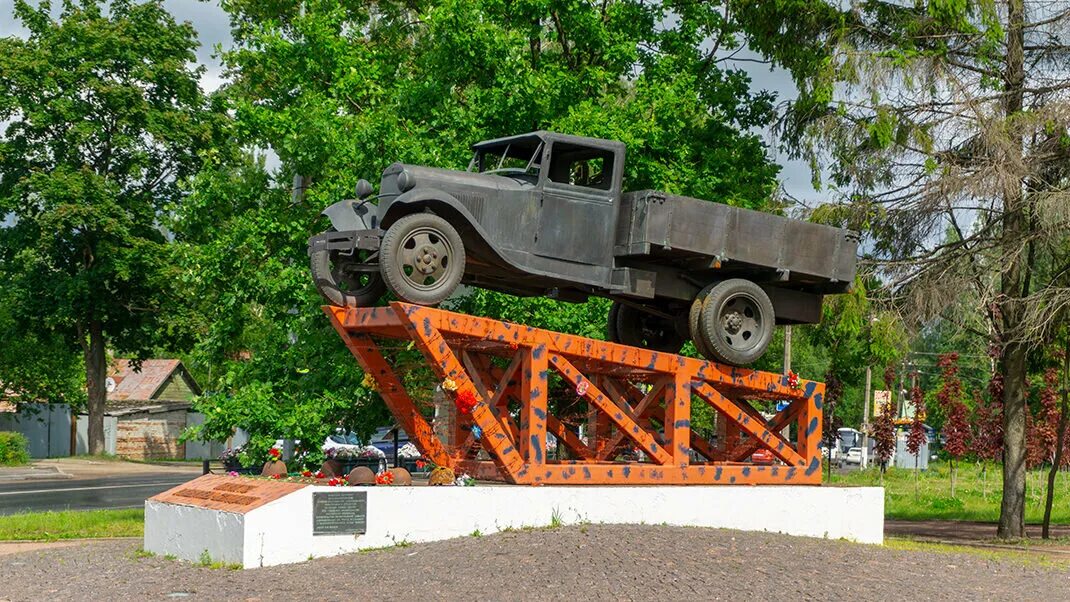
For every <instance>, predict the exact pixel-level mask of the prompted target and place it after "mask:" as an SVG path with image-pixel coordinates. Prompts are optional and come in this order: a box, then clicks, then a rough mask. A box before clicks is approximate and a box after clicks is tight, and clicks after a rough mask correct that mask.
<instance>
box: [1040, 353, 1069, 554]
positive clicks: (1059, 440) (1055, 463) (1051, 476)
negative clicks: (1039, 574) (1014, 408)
mask: <svg viewBox="0 0 1070 602" xmlns="http://www.w3.org/2000/svg"><path fill="white" fill-rule="evenodd" d="M1067 410H1070V337H1068V338H1067V340H1066V350H1065V353H1064V354H1063V403H1062V407H1061V408H1059V435H1058V437H1056V439H1055V458H1054V459H1053V460H1052V462H1051V470H1049V471H1048V493H1047V497H1046V498H1045V500H1044V526H1043V527H1042V529H1041V534H1040V536H1041V537H1043V538H1044V539H1048V538H1049V537H1050V536H1051V533H1050V531H1051V505H1052V503H1053V502H1054V501H1055V477H1056V476H1058V474H1059V465H1061V464H1062V463H1063V445H1065V444H1066V420H1067V417H1066V414H1067Z"/></svg>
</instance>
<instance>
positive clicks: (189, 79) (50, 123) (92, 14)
mask: <svg viewBox="0 0 1070 602" xmlns="http://www.w3.org/2000/svg"><path fill="white" fill-rule="evenodd" d="M15 15H16V17H17V18H18V19H19V21H20V22H21V23H22V24H23V26H25V27H26V29H28V30H29V34H28V36H27V37H26V38H25V39H18V38H4V39H0V89H2V90H4V93H3V95H0V122H4V121H6V122H7V125H6V129H5V132H4V134H3V136H2V137H0V214H2V215H5V216H7V217H8V218H9V219H10V223H9V224H8V225H6V226H4V227H2V228H0V270H2V275H3V278H4V280H5V286H6V287H8V293H7V294H8V295H9V296H8V301H9V303H10V305H9V310H10V311H11V315H12V317H13V318H14V319H15V320H16V321H17V323H19V324H21V325H23V326H24V327H25V328H27V329H32V330H33V331H35V332H39V333H43V332H51V333H55V334H56V335H57V336H60V337H62V340H63V341H64V342H65V343H66V344H67V345H68V346H69V348H73V349H79V350H81V351H82V353H83V354H84V360H85V368H86V384H87V388H88V391H87V392H88V404H89V414H90V423H89V442H90V451H91V452H93V453H98V452H101V451H103V427H102V416H103V405H104V397H105V391H104V376H105V369H106V365H105V361H106V360H105V356H106V355H105V354H106V349H108V348H111V349H114V350H121V351H123V352H125V353H130V354H132V355H133V356H134V357H145V355H146V354H147V353H149V351H150V350H152V349H153V348H154V346H156V345H158V344H161V342H163V341H166V340H167V339H168V338H169V336H172V335H174V334H175V332H176V331H175V328H177V326H176V325H175V324H174V323H173V322H170V321H169V320H168V317H167V315H166V314H165V313H164V311H163V310H164V308H165V307H166V306H167V303H168V300H169V299H170V298H171V297H170V296H171V294H172V293H173V292H174V290H175V289H174V286H173V285H174V283H175V281H176V280H177V278H178V273H177V272H176V271H175V269H174V267H173V264H172V263H170V262H169V261H168V260H167V256H168V251H167V249H166V248H165V243H166V242H167V235H166V233H165V232H164V230H163V229H162V228H161V226H160V223H161V218H162V217H163V216H164V215H165V214H166V212H167V211H168V209H169V207H171V206H173V205H174V204H175V203H177V202H178V201H179V200H180V198H181V196H182V192H181V189H180V185H181V183H182V182H183V181H184V180H185V179H186V178H188V177H189V176H190V175H192V174H193V173H195V172H196V170H197V169H198V168H199V167H200V165H201V162H202V157H201V156H200V153H201V152H202V151H205V150H207V149H210V148H212V146H213V145H214V144H217V143H218V140H217V134H218V132H219V129H220V128H219V127H218V126H219V124H220V122H221V120H222V119H224V115H223V114H222V113H221V112H219V110H218V109H217V108H215V107H213V106H212V105H211V103H210V102H209V100H208V99H207V98H206V97H205V95H204V94H203V93H202V92H201V90H200V88H199V85H198V78H199V76H200V73H201V68H200V67H196V66H195V56H194V49H196V48H197V37H196V34H195V32H194V30H193V27H192V26H191V25H189V24H188V23H185V24H183V23H176V22H175V20H174V19H173V18H172V17H171V15H169V14H168V13H167V11H166V10H164V8H163V6H162V4H161V2H159V1H145V2H133V1H131V0H112V1H111V2H109V3H108V4H107V9H106V10H105V8H104V3H103V2H100V1H97V0H83V1H82V2H78V3H75V2H64V3H63V6H62V10H61V11H60V12H59V16H58V18H56V19H53V17H52V16H51V6H50V4H49V3H48V2H41V3H40V4H39V5H37V6H32V5H31V4H30V3H29V2H26V1H25V0H16V2H15Z"/></svg>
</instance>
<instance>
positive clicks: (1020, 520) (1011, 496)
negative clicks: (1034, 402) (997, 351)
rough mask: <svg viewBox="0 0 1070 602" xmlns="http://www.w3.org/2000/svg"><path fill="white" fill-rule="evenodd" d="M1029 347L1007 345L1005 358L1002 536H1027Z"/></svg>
mask: <svg viewBox="0 0 1070 602" xmlns="http://www.w3.org/2000/svg"><path fill="white" fill-rule="evenodd" d="M1026 353H1027V352H1026V349H1025V347H1024V346H1022V345H1020V344H1017V343H1015V344H1011V345H1008V346H1007V349H1006V351H1005V352H1004V355H1003V359H1002V360H1001V362H1002V364H1003V368H1002V371H1003V375H1004V379H1005V381H1004V383H1005V384H1004V388H1003V499H1002V502H1001V503H1000V509H999V529H998V530H997V536H998V537H999V538H1000V539H1022V538H1024V537H1025V476H1026V470H1025V413H1026V411H1028V410H1027V409H1026V405H1025V395H1024V391H1023V387H1024V384H1025V376H1026V374H1025V371H1026Z"/></svg>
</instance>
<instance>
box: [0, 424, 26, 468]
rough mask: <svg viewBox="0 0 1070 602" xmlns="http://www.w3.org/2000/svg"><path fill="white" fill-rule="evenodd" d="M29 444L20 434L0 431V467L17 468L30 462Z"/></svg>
mask: <svg viewBox="0 0 1070 602" xmlns="http://www.w3.org/2000/svg"><path fill="white" fill-rule="evenodd" d="M29 446H30V442H29V441H27V440H26V437H25V436H24V435H23V434H22V433H12V432H8V431H0V466H19V465H21V464H26V463H27V462H29V461H30V451H29Z"/></svg>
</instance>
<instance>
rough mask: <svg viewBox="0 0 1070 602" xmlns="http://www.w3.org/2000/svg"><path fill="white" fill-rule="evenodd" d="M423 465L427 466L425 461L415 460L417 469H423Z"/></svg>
mask: <svg viewBox="0 0 1070 602" xmlns="http://www.w3.org/2000/svg"><path fill="white" fill-rule="evenodd" d="M424 466H427V462H424V461H423V460H417V461H416V468H417V470H423V469H424Z"/></svg>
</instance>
